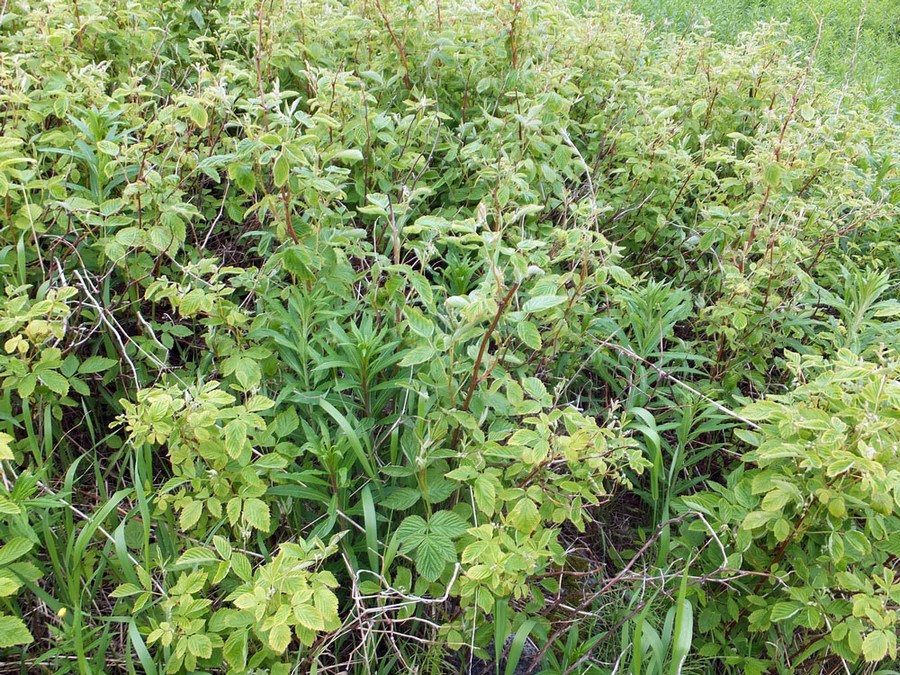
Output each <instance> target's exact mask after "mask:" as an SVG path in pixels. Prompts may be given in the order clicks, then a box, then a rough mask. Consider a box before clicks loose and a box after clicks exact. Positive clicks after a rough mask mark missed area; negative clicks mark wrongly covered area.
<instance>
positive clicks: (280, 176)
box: [272, 152, 291, 187]
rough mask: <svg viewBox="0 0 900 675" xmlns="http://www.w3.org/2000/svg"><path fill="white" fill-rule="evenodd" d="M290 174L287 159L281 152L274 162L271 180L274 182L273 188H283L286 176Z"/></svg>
mask: <svg viewBox="0 0 900 675" xmlns="http://www.w3.org/2000/svg"><path fill="white" fill-rule="evenodd" d="M290 172H291V165H290V164H289V163H288V159H287V157H286V156H285V154H284V153H283V152H282V153H281V154H280V155H278V159H276V160H275V168H274V169H273V173H272V178H273V180H274V182H275V187H283V186H284V184H285V183H287V180H288V175H289V174H290Z"/></svg>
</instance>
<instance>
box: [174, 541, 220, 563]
mask: <svg viewBox="0 0 900 675" xmlns="http://www.w3.org/2000/svg"><path fill="white" fill-rule="evenodd" d="M217 560H218V558H217V557H216V554H215V553H213V552H212V551H210V550H209V549H207V548H203V547H201V546H195V547H193V548H189V549H188V550H186V551H185V552H184V553H182V554H181V556H180V557H179V558H178V560H177V561H176V562H175V565H176V566H178V567H180V566H183V565H184V566H187V565H205V564H207V563H214V562H216V561H217Z"/></svg>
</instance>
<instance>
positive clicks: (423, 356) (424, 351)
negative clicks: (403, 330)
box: [398, 345, 435, 368]
mask: <svg viewBox="0 0 900 675" xmlns="http://www.w3.org/2000/svg"><path fill="white" fill-rule="evenodd" d="M434 354H435V351H434V347H432V346H431V345H421V346H419V347H415V348H414V349H410V350H409V351H408V352H406V355H405V356H404V357H403V359H402V360H401V361H400V363H399V364H398V365H399V366H400V367H401V368H405V367H406V366H417V365H419V364H420V363H425V362H426V361H428V360H430V359H431V358H432V357H433V356H434Z"/></svg>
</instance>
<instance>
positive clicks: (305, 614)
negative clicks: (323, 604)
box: [294, 603, 325, 630]
mask: <svg viewBox="0 0 900 675" xmlns="http://www.w3.org/2000/svg"><path fill="white" fill-rule="evenodd" d="M294 618H295V619H297V623H299V624H300V625H301V626H304V627H305V628H309V629H310V630H324V629H325V621H324V620H323V619H322V613H321V612H319V610H317V609H316V608H315V607H313V606H312V605H310V604H308V603H303V604H299V605H294Z"/></svg>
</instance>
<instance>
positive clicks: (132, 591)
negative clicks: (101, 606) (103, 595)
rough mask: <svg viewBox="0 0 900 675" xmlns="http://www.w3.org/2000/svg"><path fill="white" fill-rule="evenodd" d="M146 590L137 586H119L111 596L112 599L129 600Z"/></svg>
mask: <svg viewBox="0 0 900 675" xmlns="http://www.w3.org/2000/svg"><path fill="white" fill-rule="evenodd" d="M143 592H144V589H143V588H141V587H140V586H136V585H135V584H128V583H126V584H119V585H118V586H117V587H116V589H115V590H114V591H113V592H112V593H110V594H109V597H111V598H127V597H128V596H130V595H138V594H140V593H143Z"/></svg>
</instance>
